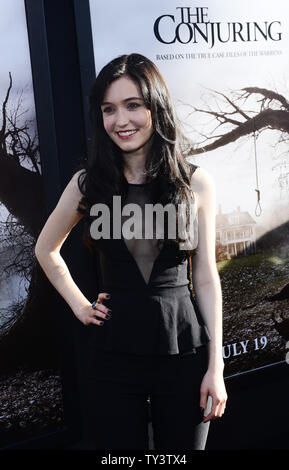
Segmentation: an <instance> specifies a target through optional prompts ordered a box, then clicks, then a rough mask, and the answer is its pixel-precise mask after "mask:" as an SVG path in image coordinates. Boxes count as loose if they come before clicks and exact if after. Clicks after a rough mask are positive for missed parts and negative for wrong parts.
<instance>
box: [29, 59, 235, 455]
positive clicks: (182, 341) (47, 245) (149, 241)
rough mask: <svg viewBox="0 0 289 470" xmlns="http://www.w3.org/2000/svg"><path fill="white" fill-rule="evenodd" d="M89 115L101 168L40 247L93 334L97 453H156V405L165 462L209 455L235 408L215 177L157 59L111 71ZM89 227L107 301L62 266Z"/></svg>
mask: <svg viewBox="0 0 289 470" xmlns="http://www.w3.org/2000/svg"><path fill="white" fill-rule="evenodd" d="M89 116H90V120H91V126H92V133H93V139H92V146H91V156H90V159H89V160H88V163H87V164H86V165H85V167H84V168H83V169H82V170H80V171H78V172H76V173H75V174H74V176H73V177H72V179H71V181H70V182H69V184H68V185H67V187H66V188H65V190H64V192H63V194H62V196H61V198H60V200H59V202H58V204H57V206H56V208H55V209H54V211H53V212H52V214H51V215H50V217H49V218H48V220H47V222H46V224H45V226H44V228H43V230H42V232H41V234H40V236H39V239H38V241H37V244H36V248H35V253H36V256H37V259H38V261H39V263H40V265H41V266H42V268H43V270H44V272H45V273H46V275H47V277H48V279H49V280H50V281H51V283H52V284H53V285H54V286H55V288H56V289H57V290H58V292H59V293H60V295H61V296H62V297H63V298H64V299H65V301H66V302H67V303H68V305H69V306H70V308H71V310H72V312H73V313H74V315H75V316H76V317H77V318H78V319H79V320H80V321H81V322H82V323H83V324H84V325H87V326H88V325H89V329H90V333H91V337H90V341H91V343H90V356H89V358H88V360H89V373H88V378H87V390H88V396H89V399H88V402H87V409H88V413H87V415H88V423H89V425H88V434H89V438H88V441H89V442H87V444H86V445H87V447H88V448H91V449H102V450H104V449H106V450H115V449H140V450H146V449H148V407H147V403H148V398H149V400H150V408H151V422H152V428H153V441H154V448H155V449H156V450H160V449H165V450H176V449H182V450H192V449H204V448H205V444H206V439H207V434H208V428H209V422H210V421H211V420H212V419H215V418H219V417H221V416H222V415H223V413H224V410H225V404H226V400H227V395H226V390H225V385H224V380H223V367H224V364H223V358H222V293H221V286H220V279H219V276H218V272H217V268H216V260H215V189H214V184H213V181H212V178H211V177H210V175H209V174H208V173H207V172H206V171H205V170H204V169H202V168H200V167H197V166H196V165H193V164H191V163H189V162H188V160H187V155H189V150H190V148H191V147H190V143H189V142H188V141H187V140H186V139H185V137H184V136H183V135H182V133H181V131H180V127H179V124H178V121H177V118H176V115H175V112H174V109H173V106H172V103H171V99H170V96H169V92H168V90H167V87H166V85H165V82H164V80H163V78H162V76H161V75H160V72H159V70H158V69H157V67H156V66H155V65H154V64H153V63H152V62H151V61H150V60H149V59H147V58H146V57H144V56H142V55H139V54H130V55H124V56H121V57H118V58H116V59H114V60H113V61H111V62H110V63H109V64H107V65H106V66H105V67H104V68H103V69H102V70H101V72H100V73H99V75H98V77H97V78H96V80H95V82H94V83H93V86H92V89H91V93H90V97H89ZM117 196H118V197H117ZM184 207H185V211H182V210H181V208H184ZM162 208H163V211H162ZM168 208H169V210H167V212H166V213H167V214H168V215H167V217H165V209H168ZM153 209H155V212H154V210H153ZM173 209H175V211H174V210H173ZM132 212H133V218H132V216H131V214H132ZM99 214H100V216H99ZM154 214H155V215H154ZM171 216H172V217H171ZM82 217H84V222H85V227H86V230H85V234H84V240H85V243H86V244H87V245H88V246H89V249H90V250H95V251H96V253H97V255H98V259H99V272H100V279H99V282H100V285H101V289H100V292H99V293H98V296H97V299H87V298H86V297H85V296H84V295H83V293H82V292H81V291H80V290H79V288H78V287H77V285H76V284H75V282H74V281H73V279H72V277H71V275H70V273H69V271H68V269H67V266H66V264H65V262H64V260H63V258H62V257H61V255H60V248H61V246H62V244H63V242H64V241H65V239H66V238H67V236H68V235H69V233H70V231H71V229H72V228H73V227H74V226H75V225H76V224H77V223H78V222H79V220H80V219H81V218H82ZM169 220H170V222H169ZM172 220H173V221H174V223H175V231H174V230H173V228H174V227H173V226H172ZM179 228H181V230H179ZM104 233H105V235H104ZM148 234H149V235H148ZM160 234H161V236H160ZM190 281H192V284H193V292H194V295H193V293H192V289H191V290H190V284H191V283H190ZM191 287H192V286H191ZM92 300H95V301H94V302H92ZM208 397H211V406H208V402H209V401H208ZM205 410H206V411H205Z"/></svg>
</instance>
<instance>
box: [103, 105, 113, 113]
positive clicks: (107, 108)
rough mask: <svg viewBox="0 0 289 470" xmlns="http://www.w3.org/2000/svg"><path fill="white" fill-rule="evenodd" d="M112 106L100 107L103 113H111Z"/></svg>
mask: <svg viewBox="0 0 289 470" xmlns="http://www.w3.org/2000/svg"><path fill="white" fill-rule="evenodd" d="M112 111H113V108H112V107H111V106H106V107H105V108H103V109H102V112H103V113H107V114H108V113H112Z"/></svg>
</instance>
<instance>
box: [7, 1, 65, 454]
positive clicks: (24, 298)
mask: <svg viewBox="0 0 289 470" xmlns="http://www.w3.org/2000/svg"><path fill="white" fill-rule="evenodd" d="M0 57H1V69H0V106H1V115H0V447H3V446H4V447H5V446H7V445H9V444H12V443H16V442H18V441H23V440H25V439H28V438H30V437H36V436H39V435H41V434H44V433H47V432H51V431H55V430H57V429H59V428H61V427H62V426H63V406H62V387H61V378H60V372H59V365H58V364H59V362H58V352H57V346H56V341H55V336H54V334H55V331H54V323H53V315H52V311H51V308H50V305H49V298H50V295H51V288H50V286H49V284H48V282H47V280H46V278H45V276H44V275H43V273H42V272H41V270H39V266H38V265H37V263H36V261H35V256H34V246H35V241H36V239H37V236H38V234H39V233H40V230H41V228H42V226H43V224H44V221H45V218H46V208H45V200H44V193H43V184H42V173H41V159H40V154H39V143H38V136H37V123H36V117H35V104H34V95H33V84H32V74H31V64H30V54H29V44H28V35H27V25H26V15H25V5H24V1H23V0H10V1H9V2H6V1H3V0H1V2H0Z"/></svg>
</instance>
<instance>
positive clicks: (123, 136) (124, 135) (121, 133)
mask: <svg viewBox="0 0 289 470" xmlns="http://www.w3.org/2000/svg"><path fill="white" fill-rule="evenodd" d="M136 133H137V130H136V129H133V130H129V131H119V132H117V135H118V137H119V138H120V139H121V140H127V139H130V138H131V137H132V136H134V135H135V134H136Z"/></svg>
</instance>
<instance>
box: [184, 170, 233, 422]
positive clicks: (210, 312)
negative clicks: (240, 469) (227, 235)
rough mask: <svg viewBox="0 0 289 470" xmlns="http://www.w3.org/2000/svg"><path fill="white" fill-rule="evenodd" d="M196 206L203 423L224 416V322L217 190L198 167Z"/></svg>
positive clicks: (194, 183)
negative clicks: (204, 361) (204, 348)
mask: <svg viewBox="0 0 289 470" xmlns="http://www.w3.org/2000/svg"><path fill="white" fill-rule="evenodd" d="M192 190H193V191H194V194H195V197H196V201H197V206H198V247H197V252H196V254H195V255H194V256H193V257H192V275H193V279H192V280H193V286H194V293H195V297H196V301H197V304H198V307H199V309H200V311H201V313H202V316H203V318H204V321H205V324H206V326H207V328H208V330H209V333H210V337H211V340H210V342H209V343H208V353H209V362H208V369H207V372H206V374H205V375H204V378H203V381H202V384H201V391H200V393H201V398H200V406H201V407H202V408H204V409H206V407H207V399H208V396H211V398H212V407H211V410H210V412H209V414H207V416H205V417H204V422H207V421H210V420H211V419H215V418H218V417H221V416H222V414H223V413H224V410H225V406H226V401H227V393H226V388H225V384H224V377H223V371H224V361H223V354H222V341H223V331H222V329H223V321H222V316H223V314H222V290H221V282H220V277H219V273H218V270H217V265H216V254H215V249H216V222H215V220H216V190H215V184H214V181H213V179H212V177H211V176H210V174H209V173H208V172H207V171H206V170H204V169H203V168H200V167H199V168H197V170H196V171H195V172H194V174H193V177H192Z"/></svg>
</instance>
